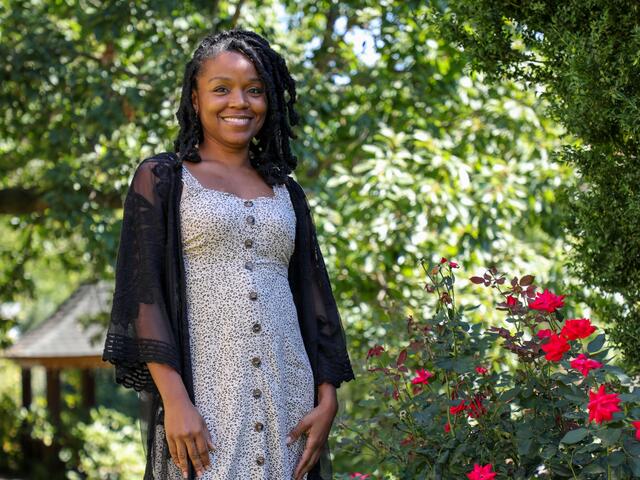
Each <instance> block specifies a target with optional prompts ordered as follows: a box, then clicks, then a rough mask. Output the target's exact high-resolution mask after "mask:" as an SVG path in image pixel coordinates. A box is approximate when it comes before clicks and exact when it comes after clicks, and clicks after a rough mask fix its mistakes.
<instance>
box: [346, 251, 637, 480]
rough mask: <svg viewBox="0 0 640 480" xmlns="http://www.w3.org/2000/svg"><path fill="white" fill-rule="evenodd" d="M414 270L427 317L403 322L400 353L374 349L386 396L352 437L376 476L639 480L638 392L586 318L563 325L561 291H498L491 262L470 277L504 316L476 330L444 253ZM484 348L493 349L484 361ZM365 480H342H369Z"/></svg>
mask: <svg viewBox="0 0 640 480" xmlns="http://www.w3.org/2000/svg"><path fill="white" fill-rule="evenodd" d="M422 266H423V268H424V269H425V272H426V274H427V277H428V279H429V281H428V282H427V284H426V286H425V289H426V290H427V291H428V292H430V293H432V294H433V295H434V296H435V297H436V299H437V300H436V305H435V314H434V315H433V316H432V317H431V318H428V319H426V320H424V321H418V320H417V319H414V318H413V316H411V315H410V316H409V317H408V319H407V338H406V342H405V344H406V346H405V348H401V349H400V351H399V352H395V351H394V352H391V351H388V350H387V349H385V347H384V346H382V345H376V346H375V347H373V348H371V349H370V350H369V353H368V355H367V359H368V363H369V371H370V372H372V375H374V376H375V378H374V380H373V382H372V383H373V385H374V392H372V393H373V398H387V399H388V400H389V401H388V405H387V408H386V409H385V410H383V411H382V413H380V414H379V415H376V416H374V418H372V419H371V420H370V421H369V422H368V423H367V424H366V425H364V424H363V425H361V426H359V427H356V430H357V434H358V441H359V442H360V443H361V444H362V445H363V446H364V447H365V448H368V449H370V450H372V451H373V453H375V455H376V456H377V458H379V459H380V463H381V464H383V465H384V467H385V469H384V471H385V474H391V475H396V476H397V477H396V478H407V479H413V478H433V479H435V478H444V479H447V478H455V479H459V478H469V479H472V480H479V479H491V478H494V477H495V478H505V479H507V478H508V479H531V478H554V479H555V478H581V479H589V478H631V477H632V476H640V389H639V388H637V387H635V388H634V387H633V386H632V382H631V379H630V378H629V377H628V376H627V375H626V374H625V372H624V371H623V369H621V368H619V367H617V366H615V365H613V364H612V355H611V353H610V351H609V349H608V348H607V347H606V346H605V335H604V334H603V333H601V332H599V329H598V328H597V327H595V326H593V325H592V324H591V320H590V319H586V318H585V319H566V320H565V319H564V318H563V316H562V313H561V310H562V307H563V306H564V298H565V296H563V295H556V294H554V293H552V292H549V291H548V290H545V291H544V292H543V293H539V292H536V289H537V287H536V285H534V283H533V282H534V277H533V276H531V275H525V276H523V277H521V278H517V277H515V278H513V279H512V280H511V281H510V282H509V283H508V284H507V277H506V275H505V274H503V273H500V272H498V270H497V268H495V267H491V268H490V269H489V270H488V271H487V272H485V273H484V274H483V275H482V276H474V277H471V279H470V280H471V282H472V283H473V284H476V285H482V286H484V287H488V288H492V289H495V290H497V292H498V294H499V295H500V302H499V303H498V304H497V306H496V308H497V309H498V310H500V311H503V312H505V314H506V319H505V325H504V326H497V327H491V328H489V329H488V330H485V329H484V327H483V325H481V324H478V323H475V324H474V323H471V322H469V321H467V320H466V319H465V313H466V312H468V311H470V310H474V309H476V308H478V307H479V305H478V306H473V307H457V306H456V303H455V291H454V284H455V274H454V270H455V269H456V268H458V265H457V264H456V263H455V262H452V261H448V260H447V259H445V258H443V259H442V260H441V261H440V263H439V264H437V265H435V266H431V267H428V268H427V267H426V266H425V264H424V263H422ZM489 352H498V354H497V355H495V358H494V359H493V361H490V358H489V355H490V353H489ZM370 402H371V400H370V399H365V400H363V401H362V403H361V406H362V407H364V408H366V406H367V405H369V403H370ZM372 425H373V427H372ZM360 470H361V471H362V470H365V469H364V468H361V469H360ZM370 470H371V469H370ZM367 475H368V474H366V473H361V472H357V473H354V474H351V476H350V478H372V477H371V476H367ZM603 475H606V477H603ZM385 478H387V477H385Z"/></svg>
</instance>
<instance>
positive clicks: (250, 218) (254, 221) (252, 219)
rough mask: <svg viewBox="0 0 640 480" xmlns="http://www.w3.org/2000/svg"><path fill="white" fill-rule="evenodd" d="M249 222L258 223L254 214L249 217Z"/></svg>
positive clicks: (251, 223) (250, 223)
mask: <svg viewBox="0 0 640 480" xmlns="http://www.w3.org/2000/svg"><path fill="white" fill-rule="evenodd" d="M247 223H248V224H249V225H253V224H254V223H256V219H255V218H254V216H253V215H249V216H248V217H247Z"/></svg>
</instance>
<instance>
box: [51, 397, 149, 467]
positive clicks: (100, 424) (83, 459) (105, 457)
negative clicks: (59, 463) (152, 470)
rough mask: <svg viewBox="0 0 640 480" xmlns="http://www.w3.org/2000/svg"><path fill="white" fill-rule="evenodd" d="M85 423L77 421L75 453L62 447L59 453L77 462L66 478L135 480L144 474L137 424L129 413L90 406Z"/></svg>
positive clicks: (143, 459) (143, 461) (73, 434)
mask: <svg viewBox="0 0 640 480" xmlns="http://www.w3.org/2000/svg"><path fill="white" fill-rule="evenodd" d="M90 417H91V420H90V421H89V422H88V423H83V422H81V423H77V424H76V425H75V426H74V427H73V429H72V436H73V437H74V438H77V439H80V441H81V442H82V448H81V449H79V450H78V452H72V451H71V450H65V449H63V450H62V451H61V452H60V456H61V457H63V458H67V459H71V458H73V457H74V456H75V454H76V453H77V456H78V460H77V465H73V470H71V469H70V470H69V471H68V473H67V478H68V479H69V480H79V479H86V480H134V479H136V480H137V479H140V478H142V477H143V476H144V464H145V454H144V451H143V448H142V442H141V441H140V431H139V429H138V426H137V424H136V423H135V422H134V421H133V420H132V419H131V418H130V417H128V416H126V415H123V414H122V413H120V412H117V411H116V410H111V409H108V408H104V407H98V408H94V409H91V412H90Z"/></svg>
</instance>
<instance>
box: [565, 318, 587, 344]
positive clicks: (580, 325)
mask: <svg viewBox="0 0 640 480" xmlns="http://www.w3.org/2000/svg"><path fill="white" fill-rule="evenodd" d="M595 331H596V327H594V326H593V325H591V320H589V319H588V318H575V319H573V320H567V321H566V322H565V323H564V327H562V330H561V331H560V335H562V336H563V337H565V338H566V339H567V340H577V339H578V338H587V337H588V336H589V335H591V334H592V333H593V332H595Z"/></svg>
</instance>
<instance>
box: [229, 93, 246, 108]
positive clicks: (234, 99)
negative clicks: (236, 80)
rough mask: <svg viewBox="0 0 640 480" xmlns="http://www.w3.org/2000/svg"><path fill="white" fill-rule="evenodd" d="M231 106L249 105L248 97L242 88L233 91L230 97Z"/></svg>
mask: <svg viewBox="0 0 640 480" xmlns="http://www.w3.org/2000/svg"><path fill="white" fill-rule="evenodd" d="M229 106H237V107H245V108H246V107H247V106H249V102H248V101H247V97H246V96H245V93H244V92H243V91H242V90H239V91H238V90H236V91H235V92H232V93H231V98H230V99H229Z"/></svg>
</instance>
